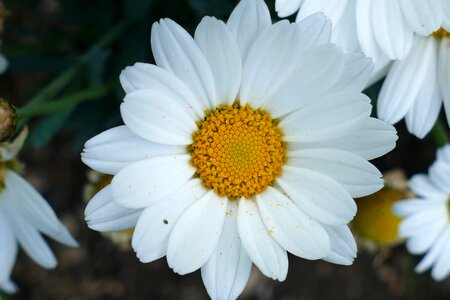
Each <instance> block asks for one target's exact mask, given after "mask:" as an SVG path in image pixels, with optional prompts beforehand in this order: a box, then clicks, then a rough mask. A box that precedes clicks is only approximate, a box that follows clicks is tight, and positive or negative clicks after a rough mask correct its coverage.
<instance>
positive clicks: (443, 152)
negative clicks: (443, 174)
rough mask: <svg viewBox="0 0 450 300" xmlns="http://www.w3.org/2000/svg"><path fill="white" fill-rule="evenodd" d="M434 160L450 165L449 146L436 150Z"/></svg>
mask: <svg viewBox="0 0 450 300" xmlns="http://www.w3.org/2000/svg"><path fill="white" fill-rule="evenodd" d="M436 160H440V161H443V162H445V163H446V164H448V165H450V145H446V146H444V147H441V148H439V149H438V151H437V158H436Z"/></svg>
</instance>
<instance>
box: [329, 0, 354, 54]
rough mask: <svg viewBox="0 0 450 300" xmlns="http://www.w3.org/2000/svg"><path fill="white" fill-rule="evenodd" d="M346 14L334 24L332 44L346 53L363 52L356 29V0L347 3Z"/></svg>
mask: <svg viewBox="0 0 450 300" xmlns="http://www.w3.org/2000/svg"><path fill="white" fill-rule="evenodd" d="M346 2H347V5H346V7H345V10H344V14H343V15H342V16H341V17H340V18H339V20H337V21H336V22H334V23H333V34H332V36H331V42H333V43H336V44H337V45H339V46H341V47H342V49H343V50H344V52H356V51H361V47H360V46H359V40H358V32H357V28H356V16H355V13H356V2H357V1H356V0H349V1H346Z"/></svg>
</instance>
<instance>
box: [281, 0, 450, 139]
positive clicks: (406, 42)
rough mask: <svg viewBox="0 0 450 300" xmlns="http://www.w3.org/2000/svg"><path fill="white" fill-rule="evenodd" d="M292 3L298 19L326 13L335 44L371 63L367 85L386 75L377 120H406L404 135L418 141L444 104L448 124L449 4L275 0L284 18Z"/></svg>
mask: <svg viewBox="0 0 450 300" xmlns="http://www.w3.org/2000/svg"><path fill="white" fill-rule="evenodd" d="M294 4H295V5H294ZM300 4H301V5H300ZM292 5H294V6H295V7H297V8H299V9H300V11H299V13H298V15H297V19H298V20H302V19H303V18H305V17H307V16H309V15H311V14H313V13H316V12H318V11H319V12H323V13H325V15H327V17H329V18H330V19H331V21H332V22H333V34H332V40H333V41H334V42H336V43H337V44H338V45H340V46H342V47H343V48H344V49H346V50H349V51H355V50H358V49H360V50H362V51H363V52H364V53H365V54H366V55H367V56H368V57H371V58H372V59H373V61H374V63H375V70H374V74H373V77H372V79H371V80H370V82H369V85H370V84H371V83H373V82H374V81H376V80H377V79H380V78H381V77H382V76H384V75H385V74H386V73H387V72H388V71H389V73H388V76H387V79H386V81H385V83H384V85H383V88H382V90H381V93H380V95H379V100H378V106H377V112H378V116H379V117H380V118H381V119H383V120H385V121H387V122H388V123H391V124H395V123H397V122H398V121H400V120H401V119H403V118H405V120H406V125H407V127H408V130H409V132H411V133H412V134H414V135H416V136H417V137H419V138H423V137H424V136H425V135H426V134H427V133H428V132H429V131H430V130H431V128H432V127H433V125H434V124H435V122H436V119H437V118H438V114H439V111H440V109H441V107H442V100H443V101H444V107H445V110H446V113H447V120H448V122H449V124H450V84H449V82H450V34H448V31H449V28H450V21H449V20H450V1H448V0H435V1H429V0H304V1H302V2H301V3H300V2H299V1H297V0H277V4H276V8H277V11H278V12H279V14H280V15H281V16H284V15H286V14H288V13H294V12H295V10H294V9H293V8H294V6H292ZM288 8H290V9H288ZM440 27H441V28H442V29H441V30H439V31H438V29H439V28H440ZM445 30H447V32H446V31H445ZM389 59H394V60H395V62H394V63H393V65H392V68H390V60H389ZM389 68H390V70H389Z"/></svg>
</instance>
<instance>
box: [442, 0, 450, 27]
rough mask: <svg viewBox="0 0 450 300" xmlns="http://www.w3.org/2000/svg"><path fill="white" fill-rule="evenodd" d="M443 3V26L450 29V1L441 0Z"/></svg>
mask: <svg viewBox="0 0 450 300" xmlns="http://www.w3.org/2000/svg"><path fill="white" fill-rule="evenodd" d="M440 2H441V5H442V27H444V28H445V30H447V31H450V2H449V1H448V0H441V1H440Z"/></svg>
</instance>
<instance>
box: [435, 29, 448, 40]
mask: <svg viewBox="0 0 450 300" xmlns="http://www.w3.org/2000/svg"><path fill="white" fill-rule="evenodd" d="M433 35H434V36H435V37H437V38H439V39H442V38H445V37H449V38H450V32H448V31H447V30H445V29H444V28H439V30H437V31H435V32H433Z"/></svg>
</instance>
